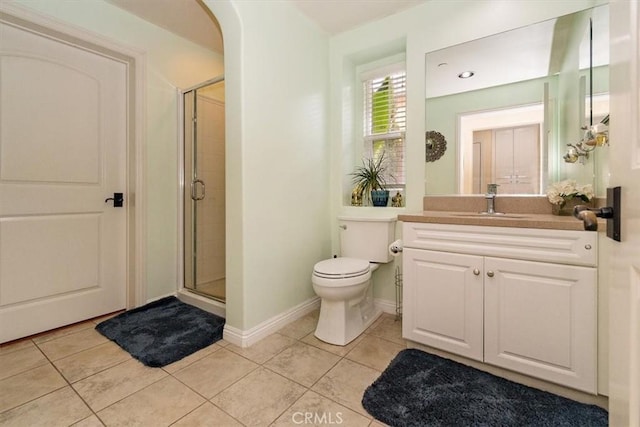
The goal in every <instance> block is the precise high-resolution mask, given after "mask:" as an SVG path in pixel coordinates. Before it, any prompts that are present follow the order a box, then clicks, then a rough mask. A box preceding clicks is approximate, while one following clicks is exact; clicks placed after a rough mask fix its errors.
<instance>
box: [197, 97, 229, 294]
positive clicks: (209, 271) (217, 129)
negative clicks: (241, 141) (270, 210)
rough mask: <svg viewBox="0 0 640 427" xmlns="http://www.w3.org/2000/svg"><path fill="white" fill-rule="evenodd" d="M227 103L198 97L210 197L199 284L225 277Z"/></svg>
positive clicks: (201, 210) (201, 155) (201, 215)
mask: <svg viewBox="0 0 640 427" xmlns="http://www.w3.org/2000/svg"><path fill="white" fill-rule="evenodd" d="M224 132H225V130H224V103H222V102H219V101H216V100H212V99H209V98H206V97H204V96H198V152H197V156H198V169H199V177H200V179H202V180H203V181H204V182H205V183H206V197H205V199H204V200H202V201H199V202H198V203H197V204H196V206H197V207H196V209H197V218H198V224H197V230H198V238H197V248H196V250H197V253H198V257H197V261H196V271H197V276H198V277H197V283H196V288H198V287H199V286H200V285H204V284H208V283H211V282H214V281H218V280H221V279H224V277H225V188H224V187H225V164H224V158H225V151H224V145H225V138H224Z"/></svg>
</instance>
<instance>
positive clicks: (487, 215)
mask: <svg viewBox="0 0 640 427" xmlns="http://www.w3.org/2000/svg"><path fill="white" fill-rule="evenodd" d="M451 216H459V217H464V218H527V216H526V215H516V214H507V213H502V212H496V213H487V212H469V213H460V214H452V215H451Z"/></svg>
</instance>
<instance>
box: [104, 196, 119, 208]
mask: <svg viewBox="0 0 640 427" xmlns="http://www.w3.org/2000/svg"><path fill="white" fill-rule="evenodd" d="M109 200H113V207H114V208H121V207H122V203H123V202H124V193H113V197H109V198H108V199H104V202H105V203H107V202H108V201H109Z"/></svg>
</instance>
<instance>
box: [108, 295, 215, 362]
mask: <svg viewBox="0 0 640 427" xmlns="http://www.w3.org/2000/svg"><path fill="white" fill-rule="evenodd" d="M224 321H225V320H224V319H223V318H222V317H218V316H216V315H214V314H211V313H209V312H206V311H204V310H201V309H199V308H197V307H194V306H192V305H189V304H185V303H183V302H181V301H180V300H178V299H177V298H176V297H167V298H163V299H161V300H158V301H154V302H152V303H149V304H147V305H144V306H142V307H138V308H135V309H133V310H129V311H125V312H124V313H122V314H119V315H117V316H115V317H112V318H111V319H108V320H105V321H104V322H101V323H100V324H98V326H96V330H97V331H98V332H100V333H101V334H102V335H104V336H105V337H107V338H109V339H110V340H112V341H114V342H115V343H116V344H118V345H119V346H120V347H122V348H123V349H124V350H126V351H127V352H128V353H129V354H131V355H132V356H133V357H135V358H136V359H138V360H139V361H140V362H142V363H144V364H145V365H147V366H152V367H162V366H165V365H168V364H170V363H173V362H175V361H177V360H180V359H182V358H183V357H186V356H188V355H190V354H192V353H195V352H196V351H198V350H200V349H202V348H204V347H206V346H208V345H211V344H213V343H214V342H216V341H218V340H219V339H220V338H222V330H223V328H224Z"/></svg>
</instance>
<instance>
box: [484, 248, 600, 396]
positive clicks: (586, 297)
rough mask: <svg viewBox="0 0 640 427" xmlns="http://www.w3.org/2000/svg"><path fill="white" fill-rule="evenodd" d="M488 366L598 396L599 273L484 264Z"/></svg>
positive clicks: (494, 262)
mask: <svg viewBox="0 0 640 427" xmlns="http://www.w3.org/2000/svg"><path fill="white" fill-rule="evenodd" d="M484 271H485V278H484V288H485V310H484V319H485V337H484V346H485V347H484V360H485V362H486V363H490V364H493V365H497V366H501V367H504V368H507V369H512V370H515V371H518V372H522V373H524V374H528V375H531V376H534V377H538V378H542V379H545V380H548V381H551V382H556V383H560V384H563V385H566V386H569V387H574V388H577V389H579V390H584V391H587V392H591V393H595V392H596V369H597V366H596V345H597V341H596V331H597V330H596V324H597V315H596V313H597V306H596V305H597V301H596V269H595V268H591V267H576V266H568V265H559V264H548V263H538V262H531V261H518V260H509V259H502V258H490V257H487V258H485V262H484Z"/></svg>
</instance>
